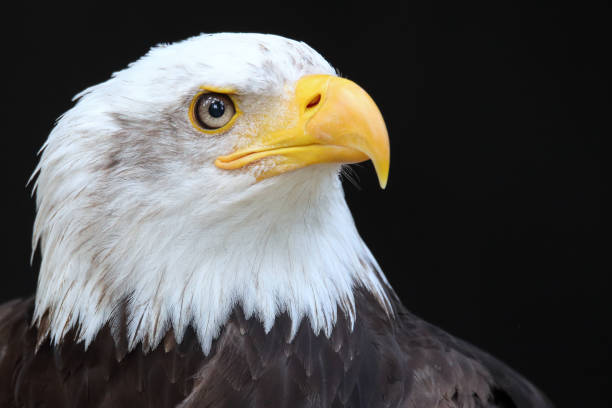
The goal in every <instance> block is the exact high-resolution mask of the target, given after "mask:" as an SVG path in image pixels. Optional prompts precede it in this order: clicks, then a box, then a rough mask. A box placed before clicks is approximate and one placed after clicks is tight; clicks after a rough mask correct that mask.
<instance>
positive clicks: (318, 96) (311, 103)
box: [306, 94, 321, 110]
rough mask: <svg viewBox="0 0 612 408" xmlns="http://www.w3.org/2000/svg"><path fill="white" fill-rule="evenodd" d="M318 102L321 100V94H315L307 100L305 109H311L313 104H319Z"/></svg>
mask: <svg viewBox="0 0 612 408" xmlns="http://www.w3.org/2000/svg"><path fill="white" fill-rule="evenodd" d="M319 102H321V94H316V95H315V96H314V97H313V98H312V99H311V100H310V102H308V105H306V109H307V110H308V109H312V108H314V107H315V106H317V105H318V104H319Z"/></svg>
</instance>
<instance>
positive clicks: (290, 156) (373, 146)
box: [215, 75, 390, 188]
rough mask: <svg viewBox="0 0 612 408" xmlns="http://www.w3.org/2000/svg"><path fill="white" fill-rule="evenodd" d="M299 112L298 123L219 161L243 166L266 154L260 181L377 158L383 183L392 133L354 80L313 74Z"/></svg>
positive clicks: (299, 92) (300, 94) (298, 100)
mask: <svg viewBox="0 0 612 408" xmlns="http://www.w3.org/2000/svg"><path fill="white" fill-rule="evenodd" d="M292 103H295V104H296V106H297V109H298V112H299V118H298V120H297V125H295V126H293V127H291V128H289V129H283V130H279V131H275V132H271V133H269V134H265V135H261V136H258V137H257V138H255V139H254V140H253V143H251V145H250V146H248V147H247V148H244V149H239V150H237V151H235V152H233V153H231V154H229V155H227V156H220V157H218V158H217V160H216V161H215V165H216V166H217V167H219V168H222V169H227V170H231V169H238V168H241V167H244V166H246V165H248V164H251V163H254V162H256V161H258V160H261V159H263V158H266V157H273V158H274V160H273V165H271V166H266V168H264V170H263V171H262V172H261V173H259V175H258V177H257V179H258V180H261V179H265V178H268V177H272V176H276V175H279V174H282V173H286V172H288V171H292V170H296V169H299V168H302V167H306V166H309V165H311V164H317V163H358V162H362V161H365V160H368V159H371V160H372V162H373V163H374V168H375V169H376V174H377V175H378V181H379V182H380V186H381V187H382V188H385V186H386V185H387V178H388V175H389V160H390V157H389V156H390V154H389V137H388V135H387V128H386V127H385V122H384V120H383V118H382V115H381V113H380V111H379V110H378V107H377V106H376V104H375V103H374V101H373V100H372V98H370V96H369V95H368V94H367V93H366V92H365V91H364V90H363V89H361V88H360V87H359V85H357V84H355V83H354V82H352V81H349V80H348V79H344V78H338V77H335V76H331V75H307V76H304V77H302V78H301V79H300V80H299V81H298V83H297V85H296V89H295V97H294V99H293V101H292Z"/></svg>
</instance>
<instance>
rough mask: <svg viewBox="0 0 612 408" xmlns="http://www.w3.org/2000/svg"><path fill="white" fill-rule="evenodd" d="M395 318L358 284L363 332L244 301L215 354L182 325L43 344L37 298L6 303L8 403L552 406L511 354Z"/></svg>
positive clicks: (1, 334)
mask: <svg viewBox="0 0 612 408" xmlns="http://www.w3.org/2000/svg"><path fill="white" fill-rule="evenodd" d="M390 298H392V299H394V307H395V308H396V311H397V318H396V319H390V318H388V317H386V315H385V313H384V312H383V310H381V308H380V306H379V304H378V302H377V301H376V300H375V299H374V298H373V297H372V296H371V295H369V294H368V293H367V292H365V291H359V292H358V295H357V303H356V305H357V316H358V319H357V320H356V325H355V327H354V330H353V331H352V332H351V330H350V329H349V327H347V321H346V319H344V317H343V316H342V314H341V313H340V317H339V321H338V323H337V324H336V326H335V328H334V331H333V333H332V336H331V339H328V338H326V337H325V336H324V335H323V334H322V333H320V334H318V335H316V334H315V333H314V332H313V331H312V329H311V327H310V323H309V322H308V321H307V320H304V321H302V323H301V326H300V328H299V330H298V333H297V335H296V337H295V338H294V339H293V341H291V342H287V337H288V333H289V328H290V324H289V323H290V322H289V319H288V317H287V316H286V315H280V316H279V317H278V318H277V320H276V322H275V325H274V327H273V328H272V330H271V331H270V332H269V333H268V334H266V333H265V332H264V329H263V327H262V325H261V324H260V322H258V321H257V320H256V319H255V318H252V319H249V320H245V318H244V315H243V314H242V312H241V309H240V308H236V309H235V310H234V312H233V313H232V316H231V318H230V320H229V321H228V323H227V324H226V325H225V327H224V328H223V331H222V333H221V335H220V336H219V338H218V339H217V340H216V341H215V342H214V344H213V348H212V351H211V353H210V355H209V356H206V357H205V356H204V355H203V354H202V351H201V348H200V345H199V342H198V340H197V338H196V337H195V335H194V333H193V331H188V333H187V335H186V336H185V338H184V340H183V341H182V342H181V343H180V344H176V343H175V341H174V338H173V335H172V332H170V333H169V334H168V335H167V336H166V338H165V339H164V342H163V344H162V345H160V346H159V347H157V348H156V349H154V350H151V351H149V352H148V353H144V352H143V349H142V345H140V346H139V347H137V348H136V349H135V350H133V351H132V352H129V353H128V352H127V351H126V346H125V339H123V340H124V341H119V342H118V343H116V342H115V341H114V340H113V338H112V336H111V335H110V330H109V329H108V327H107V328H105V329H104V330H102V331H101V332H100V333H99V334H98V336H97V337H96V339H95V340H94V342H93V343H92V344H91V345H90V347H89V348H88V350H84V346H83V345H82V344H76V343H75V342H74V341H72V340H70V338H71V337H70V336H68V337H67V340H66V341H64V342H63V343H62V344H61V345H60V346H57V347H52V346H50V345H49V343H48V341H47V342H45V343H43V345H42V346H41V347H40V349H39V350H38V352H36V351H35V347H36V340H37V329H36V328H33V327H31V326H30V319H31V316H32V310H33V300H32V299H28V300H22V301H13V302H10V303H7V304H4V305H3V306H2V307H1V308H0V378H1V379H2V381H0V406H2V407H34V406H47V407H83V406H87V407H133V408H136V407H172V406H180V407H253V408H255V407H271V406H274V407H313V408H314V407H354V408H357V407H369V408H375V407H419V408H420V407H440V408H442V407H445V408H447V407H448V408H451V407H491V408H492V407H500V408H501V407H503V408H512V407H519V408H531V407H534V408H535V407H538V408H540V407H551V406H552V404H551V403H550V402H549V401H548V400H547V398H546V397H545V396H544V395H542V394H541V393H540V392H539V391H538V390H536V389H535V388H534V387H533V386H532V385H531V384H530V383H529V382H527V381H526V380H525V379H523V378H521V377H520V376H519V375H518V374H517V373H515V372H514V371H512V370H511V369H510V368H508V367H506V366H505V365H504V364H503V363H501V362H499V361H498V360H496V359H494V358H493V357H491V356H490V355H488V354H486V353H484V352H482V351H480V350H478V349H476V348H475V347H473V346H471V345H469V344H467V343H465V342H463V341H460V340H458V339H456V338H454V337H452V336H451V335H449V334H447V333H445V332H444V331H442V330H440V329H437V328H435V327H433V326H432V325H430V324H428V323H426V322H424V321H423V320H421V319H419V318H418V317H416V316H414V315H412V314H410V313H409V312H407V311H406V310H405V309H404V307H403V306H402V305H401V304H400V303H399V301H398V300H397V299H396V298H395V296H393V295H392V294H390Z"/></svg>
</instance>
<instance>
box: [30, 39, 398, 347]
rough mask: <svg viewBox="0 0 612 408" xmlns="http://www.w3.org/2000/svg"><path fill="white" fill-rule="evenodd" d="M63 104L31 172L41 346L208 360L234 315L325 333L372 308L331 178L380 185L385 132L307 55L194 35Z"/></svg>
mask: <svg viewBox="0 0 612 408" xmlns="http://www.w3.org/2000/svg"><path fill="white" fill-rule="evenodd" d="M75 100H77V103H76V104H75V106H74V107H73V108H72V109H70V110H69V111H68V112H66V113H65V114H64V115H63V116H62V117H61V118H60V119H59V120H58V122H57V124H56V126H55V128H54V129H53V130H52V132H51V133H50V135H49V137H48V140H47V141H46V143H45V145H44V147H43V152H42V156H41V159H40V163H39V165H38V167H37V169H36V171H35V174H36V177H37V179H36V184H35V192H36V196H37V217H36V222H35V230H34V237H33V243H34V246H35V247H36V245H39V246H40V250H41V255H42V264H41V269H40V275H39V286H38V291H37V297H36V310H35V322H36V323H37V324H38V325H39V327H40V328H41V332H42V334H43V338H44V337H50V338H51V339H52V341H55V342H59V341H60V340H61V339H62V338H63V337H64V336H65V335H66V333H68V332H69V331H70V330H72V329H74V330H75V331H76V335H77V336H78V338H79V339H80V340H82V341H84V342H85V344H86V345H87V344H89V343H90V342H91V341H92V339H93V338H94V337H95V335H96V333H97V332H98V331H99V330H100V329H101V328H102V327H104V326H105V325H109V326H110V327H111V330H113V331H114V332H116V333H117V332H118V331H119V330H120V327H119V326H120V325H121V324H125V325H126V332H127V335H128V339H129V344H130V347H134V345H136V344H137V343H139V342H142V343H143V344H146V345H149V346H150V347H154V346H155V345H157V344H158V343H159V341H160V340H161V338H162V337H163V336H164V334H165V333H166V332H167V331H168V330H170V329H172V330H173V331H174V334H175V336H176V337H177V339H178V340H179V341H180V338H181V336H182V335H183V333H184V332H185V330H186V328H187V327H188V326H191V327H193V328H194V329H195V331H196V333H197V334H198V336H199V339H200V341H201V343H202V348H203V350H204V351H205V352H207V351H208V350H209V349H210V345H211V342H212V340H213V339H214V338H215V337H216V336H217V335H218V333H219V330H220V328H221V327H222V325H223V323H224V322H225V321H226V320H227V318H228V315H229V313H230V312H231V310H232V309H233V308H234V307H236V306H237V305H239V306H240V307H242V309H243V311H244V313H245V315H246V316H247V317H251V316H254V317H256V318H258V319H260V320H261V321H262V322H263V324H264V327H265V328H266V330H269V329H270V328H271V327H272V326H273V324H274V320H275V317H276V316H277V315H278V314H279V313H283V312H286V313H287V314H288V315H289V316H290V317H291V319H292V322H293V329H292V330H293V332H295V330H296V329H297V327H298V325H299V323H300V321H301V320H302V319H303V318H308V319H309V320H310V324H311V325H312V327H313V329H314V330H315V331H316V332H319V331H320V330H323V331H324V332H325V333H326V334H328V335H329V333H330V332H331V328H332V327H333V324H334V322H335V320H336V317H337V313H339V312H340V313H345V314H346V315H347V316H348V317H349V319H352V318H353V317H354V316H353V314H354V303H353V302H354V299H353V295H352V293H353V289H354V287H356V286H363V287H365V288H367V289H369V290H370V291H372V292H373V293H375V294H376V295H377V297H378V298H379V299H381V303H383V305H384V306H385V307H388V301H387V300H386V298H385V294H384V293H385V292H384V289H383V286H384V285H386V281H385V279H384V276H383V275H382V274H381V273H380V270H379V268H378V266H377V264H376V261H375V260H374V258H373V257H372V255H371V254H370V252H369V250H368V249H367V247H366V246H365V244H364V243H363V241H362V240H361V238H360V237H359V234H358V233H357V231H356V228H355V226H354V223H353V220H352V217H351V215H350V211H349V210H348V207H347V205H346V202H345V200H344V196H343V192H342V186H341V183H340V181H339V172H340V169H341V166H342V165H343V164H346V163H355V162H360V161H364V160H367V159H371V160H372V161H373V163H374V167H375V169H376V172H377V174H378V177H379V180H380V184H381V186H383V187H384V186H385V184H386V180H387V174H388V169H389V141H388V137H387V132H386V129H385V124H384V121H383V119H382V116H381V114H380V112H379V110H378V108H377V107H376V105H375V104H374V102H373V101H372V99H371V98H370V97H369V96H368V94H367V93H366V92H365V91H364V90H363V89H361V88H360V87H359V86H357V85H356V84H355V83H353V82H351V81H349V80H347V79H344V78H340V77H338V76H336V74H335V71H334V69H333V68H332V67H331V66H330V65H329V63H327V62H326V61H325V59H323V57H321V56H320V55H319V54H318V53H317V52H315V51H314V50H313V49H311V48H310V47H308V46H307V45H306V44H304V43H301V42H296V41H292V40H288V39H285V38H282V37H278V36H272V35H261V34H229V33H224V34H215V35H200V36H197V37H193V38H190V39H188V40H185V41H182V42H179V43H175V44H171V45H160V46H157V47H155V48H153V49H151V51H150V52H149V53H148V54H146V55H145V56H144V57H142V58H141V59H139V60H137V61H136V62H134V63H132V64H130V65H129V66H128V67H127V68H126V69H124V70H122V71H119V72H116V73H114V74H113V75H112V77H111V78H110V79H109V80H107V81H105V82H103V83H100V84H98V85H95V86H92V87H90V88H88V89H86V90H85V91H83V92H81V93H80V94H78V95H77V96H76V97H75ZM120 310H122V311H123V317H122V316H120V314H121V313H119V311H120ZM122 322H124V323H122Z"/></svg>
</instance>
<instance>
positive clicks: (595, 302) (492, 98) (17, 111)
mask: <svg viewBox="0 0 612 408" xmlns="http://www.w3.org/2000/svg"><path fill="white" fill-rule="evenodd" d="M408 3H409V5H403V6H401V8H397V6H392V5H389V4H386V5H385V4H383V3H381V2H369V3H367V4H365V5H364V6H362V7H357V6H354V5H351V4H350V3H347V4H345V5H340V4H337V5H332V4H316V3H312V2H302V3H296V2H291V4H286V5H284V6H273V5H266V4H263V3H256V2H252V3H251V5H250V6H248V7H245V6H243V5H241V4H238V3H230V2H221V1H216V2H215V1H211V2H200V3H194V4H191V5H188V4H181V3H179V2H171V3H168V4H164V5H163V7H162V6H161V5H157V6H156V5H154V4H153V2H150V3H149V4H146V5H140V6H135V5H132V6H129V7H128V4H127V3H125V4H122V5H112V4H110V3H108V2H87V3H86V4H85V2H84V3H83V4H81V5H80V6H78V7H76V8H57V7H54V8H53V9H41V8H40V7H39V6H35V5H33V4H32V5H24V6H22V7H21V8H20V9H19V10H4V11H3V12H4V16H3V17H2V18H3V20H4V21H3V26H4V29H6V28H7V27H8V26H9V24H10V27H11V28H10V29H9V30H8V31H6V32H5V33H4V36H3V39H4V42H3V51H2V53H3V66H4V68H5V69H6V68H8V73H7V72H6V71H5V74H4V75H3V77H2V78H3V88H4V89H5V96H4V102H3V113H4V115H3V120H2V128H3V132H2V133H3V138H2V143H3V158H4V160H3V161H2V173H1V174H2V177H3V180H2V182H3V183H2V184H3V197H2V214H3V215H4V221H5V222H4V223H3V233H4V235H5V236H6V237H9V239H8V242H7V243H6V244H5V245H3V246H2V251H3V258H2V259H3V260H4V263H5V266H4V268H3V269H4V270H3V276H2V283H1V287H0V301H4V300H8V299H10V298H13V297H17V296H26V295H29V294H31V293H33V291H34V288H35V282H36V269H37V264H38V262H35V263H34V266H33V267H29V266H28V265H29V255H30V236H31V231H32V227H31V226H32V222H33V217H34V204H33V200H32V199H31V198H30V196H29V194H30V189H29V188H26V187H25V183H26V181H27V179H28V177H29V175H30V173H31V172H32V170H33V169H34V167H35V163H36V152H37V150H38V148H39V147H40V146H41V145H42V143H43V142H44V140H45V138H46V136H47V134H48V132H49V131H50V130H51V128H52V126H53V122H54V120H55V119H56V118H57V117H58V116H59V115H60V114H61V113H63V112H64V111H66V110H67V109H69V108H70V107H71V106H72V104H71V102H70V99H71V97H72V96H73V95H74V94H76V93H77V92H79V91H80V90H82V89H83V88H85V87H87V86H90V85H93V84H95V83H98V82H101V81H103V80H105V79H106V78H108V76H109V75H110V73H111V72H113V71H116V70H119V69H121V68H123V67H124V66H125V65H126V64H128V63H129V62H131V61H133V60H135V59H136V58H138V57H139V56H141V55H143V54H144V53H145V52H146V51H147V50H148V48H149V47H150V46H152V45H155V44H157V43H160V42H173V41H177V40H180V39H183V38H186V37H189V36H192V35H196V34H199V33H201V32H217V31H252V32H268V33H275V34H280V35H284V36H287V37H291V38H294V39H298V40H302V41H305V42H307V43H308V44H310V45H311V46H312V47H314V48H315V49H317V50H318V51H319V52H320V53H321V54H322V55H323V56H324V57H325V58H327V59H328V60H329V61H330V62H331V63H332V65H334V66H335V67H337V68H338V69H339V70H340V72H341V74H342V75H343V76H346V77H348V78H350V79H352V80H354V81H356V82H357V83H359V84H360V85H361V86H362V87H364V88H365V89H366V90H367V91H368V92H369V93H370V94H371V95H372V97H373V98H374V100H375V101H376V102H377V104H378V105H379V107H380V109H381V111H382V112H383V115H384V116H385V119H386V121H387V126H388V129H389V133H390V138H391V145H392V149H391V151H392V160H391V173H390V180H389V185H388V187H387V189H386V190H385V191H382V190H380V189H379V188H378V186H377V183H376V179H375V175H374V172H373V171H372V168H371V165H370V164H369V163H368V164H362V165H359V166H356V167H355V171H356V174H357V177H358V178H359V179H360V181H359V185H360V187H359V188H357V187H355V186H354V185H352V184H351V183H348V182H347V183H345V186H346V193H347V199H348V201H349V204H350V206H351V208H352V210H353V213H354V216H355V220H356V223H357V225H358V227H359V230H360V232H361V234H362V236H363V237H364V239H365V241H366V242H367V243H368V245H369V246H370V248H371V249H372V251H373V253H374V254H375V256H376V257H377V259H378V260H379V261H380V263H381V265H382V267H383V269H384V270H385V272H386V274H387V275H388V277H389V279H390V281H391V283H392V284H393V286H394V287H395V289H396V291H397V292H398V293H399V295H400V297H401V298H402V299H403V301H404V303H405V304H406V306H407V307H408V308H409V309H411V310H412V311H413V312H415V313H416V314H418V315H420V316H422V317H424V318H425V319H427V320H429V321H430V322H432V323H434V324H436V325H439V326H441V327H443V328H444V329H446V330H448V331H450V332H451V333H453V334H455V335H457V336H459V337H461V338H464V339H466V340H468V341H470V342H472V343H474V344H476V345H478V346H480V347H482V348H484V349H486V350H488V351H489V352H491V353H492V354H494V355H496V356H498V357H500V358H501V359H502V360H504V361H506V362H508V363H509V364H510V365H511V366H513V367H514V368H515V369H517V370H518V371H519V372H521V373H523V374H524V375H525V376H527V377H528V378H529V379H531V380H532V381H533V382H534V383H535V384H537V385H538V386H539V387H540V388H542V389H543V390H544V391H545V392H546V393H547V394H548V395H549V396H550V397H551V398H552V399H553V400H554V401H555V403H556V404H557V405H558V406H559V407H603V406H611V404H612V397H611V396H610V393H611V391H612V373H611V371H610V363H611V359H610V348H611V347H612V341H611V331H610V325H611V324H612V319H610V312H609V309H610V301H609V300H608V296H609V294H610V286H609V285H608V284H607V282H606V275H607V274H608V273H609V272H610V267H609V264H608V263H604V262H605V261H607V259H606V258H608V256H607V253H604V250H608V248H609V245H608V244H605V245H604V242H605V241H604V234H603V227H602V222H603V211H604V208H603V198H602V197H603V195H604V194H605V193H606V192H607V185H606V184H605V183H604V180H603V176H602V164H603V160H604V156H605V157H606V158H608V157H609V155H610V153H609V150H605V149H604V148H603V144H602V142H603V139H604V137H605V138H607V137H609V136H610V134H611V133H610V127H609V126H608V122H609V121H610V104H609V99H608V98H609V97H608V89H609V88H608V87H609V73H610V70H609V68H608V67H607V66H605V65H604V59H605V58H607V57H608V56H609V54H610V42H609V40H608V39H607V37H608V36H609V35H610V25H611V23H610V21H612V20H611V19H610V12H609V9H608V5H607V4H606V2H591V3H590V5H588V6H587V5H584V4H583V5H581V6H580V8H573V7H568V8H560V6H559V5H555V3H551V4H550V5H534V4H533V2H531V3H529V4H530V5H529V6H527V5H522V6H520V5H518V4H510V3H508V2H488V3H484V4H478V5H476V4H465V2H462V1H449V2H448V3H444V4H443V3H439V2H435V3H434V2H423V1H411V2H408ZM574 7H576V6H574Z"/></svg>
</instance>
